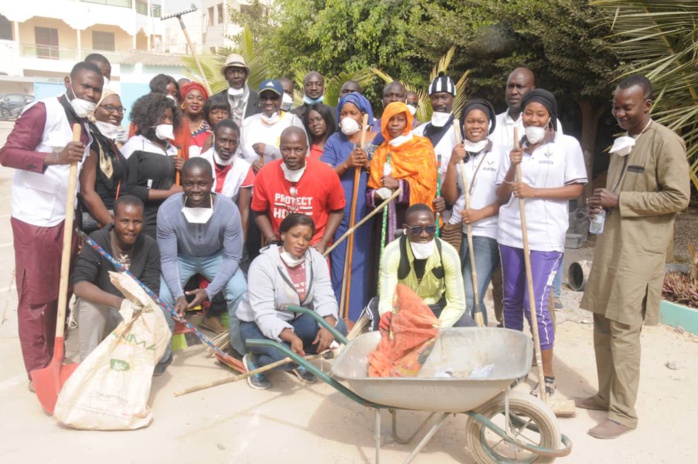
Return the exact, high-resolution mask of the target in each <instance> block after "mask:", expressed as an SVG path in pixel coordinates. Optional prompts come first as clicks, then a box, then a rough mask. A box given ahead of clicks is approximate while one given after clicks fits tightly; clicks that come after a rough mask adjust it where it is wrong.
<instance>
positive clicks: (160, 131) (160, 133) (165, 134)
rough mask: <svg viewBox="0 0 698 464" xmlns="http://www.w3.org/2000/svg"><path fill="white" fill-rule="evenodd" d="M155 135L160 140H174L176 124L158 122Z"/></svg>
mask: <svg viewBox="0 0 698 464" xmlns="http://www.w3.org/2000/svg"><path fill="white" fill-rule="evenodd" d="M155 137H157V138H159V139H160V140H174V126H172V124H158V125H157V126H155Z"/></svg>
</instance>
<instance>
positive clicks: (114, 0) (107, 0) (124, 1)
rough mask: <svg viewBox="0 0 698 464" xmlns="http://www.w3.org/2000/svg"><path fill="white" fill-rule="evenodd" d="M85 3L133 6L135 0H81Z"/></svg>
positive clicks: (123, 6)
mask: <svg viewBox="0 0 698 464" xmlns="http://www.w3.org/2000/svg"><path fill="white" fill-rule="evenodd" d="M80 1H81V2H84V3H98V4H100V5H108V6H120V7H122V8H131V5H132V3H133V0H80Z"/></svg>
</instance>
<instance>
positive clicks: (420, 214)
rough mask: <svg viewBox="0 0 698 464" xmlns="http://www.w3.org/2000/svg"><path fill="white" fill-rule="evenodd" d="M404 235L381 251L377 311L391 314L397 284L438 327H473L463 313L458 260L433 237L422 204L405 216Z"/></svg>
mask: <svg viewBox="0 0 698 464" xmlns="http://www.w3.org/2000/svg"><path fill="white" fill-rule="evenodd" d="M404 229H405V235H403V236H402V237H400V238H399V239H398V240H393V241H392V242H390V244H388V246H386V247H385V250H383V259H382V263H381V272H380V289H381V290H380V295H379V298H380V300H379V302H378V311H379V313H380V314H381V315H383V314H384V313H386V312H389V311H392V308H393V296H394V294H395V287H396V286H397V284H398V283H401V284H404V285H407V286H408V287H410V288H411V289H412V290H414V291H415V292H417V294H418V295H419V296H420V297H421V298H422V299H423V300H424V302H425V303H426V304H427V305H429V307H430V308H431V310H432V311H433V312H434V315H435V316H436V317H438V318H439V319H440V320H441V327H442V328H448V327H469V326H475V323H474V322H473V320H472V318H471V317H470V315H469V314H468V313H467V312H466V311H465V290H464V287H463V275H462V273H461V266H460V256H459V255H458V252H457V251H456V250H455V248H453V247H452V246H451V245H449V244H448V243H446V242H444V241H443V240H441V239H440V238H437V237H435V234H436V222H435V220H434V214H433V213H432V211H431V209H430V208H429V207H428V206H427V205H425V204H422V203H417V204H415V205H412V206H410V207H409V208H408V209H407V211H406V212H405V224H404Z"/></svg>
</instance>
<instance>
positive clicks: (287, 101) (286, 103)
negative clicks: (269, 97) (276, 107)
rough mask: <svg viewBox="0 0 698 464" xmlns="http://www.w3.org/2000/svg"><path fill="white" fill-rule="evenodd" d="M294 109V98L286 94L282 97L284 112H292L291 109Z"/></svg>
mask: <svg viewBox="0 0 698 464" xmlns="http://www.w3.org/2000/svg"><path fill="white" fill-rule="evenodd" d="M292 107H293V98H291V96H290V95H289V94H287V93H284V96H283V97H281V110H282V111H291V108H292Z"/></svg>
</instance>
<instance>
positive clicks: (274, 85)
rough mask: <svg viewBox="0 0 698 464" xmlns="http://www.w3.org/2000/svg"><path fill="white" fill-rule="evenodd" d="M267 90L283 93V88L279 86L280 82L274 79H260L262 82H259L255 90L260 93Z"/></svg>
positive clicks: (278, 93)
mask: <svg viewBox="0 0 698 464" xmlns="http://www.w3.org/2000/svg"><path fill="white" fill-rule="evenodd" d="M267 90H269V91H271V92H274V93H275V94H277V95H279V96H281V95H283V94H284V88H283V87H282V86H281V82H279V81H277V80H275V79H267V80H265V81H262V83H261V84H259V89H258V90H257V91H258V92H259V93H262V92H265V91H267Z"/></svg>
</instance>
